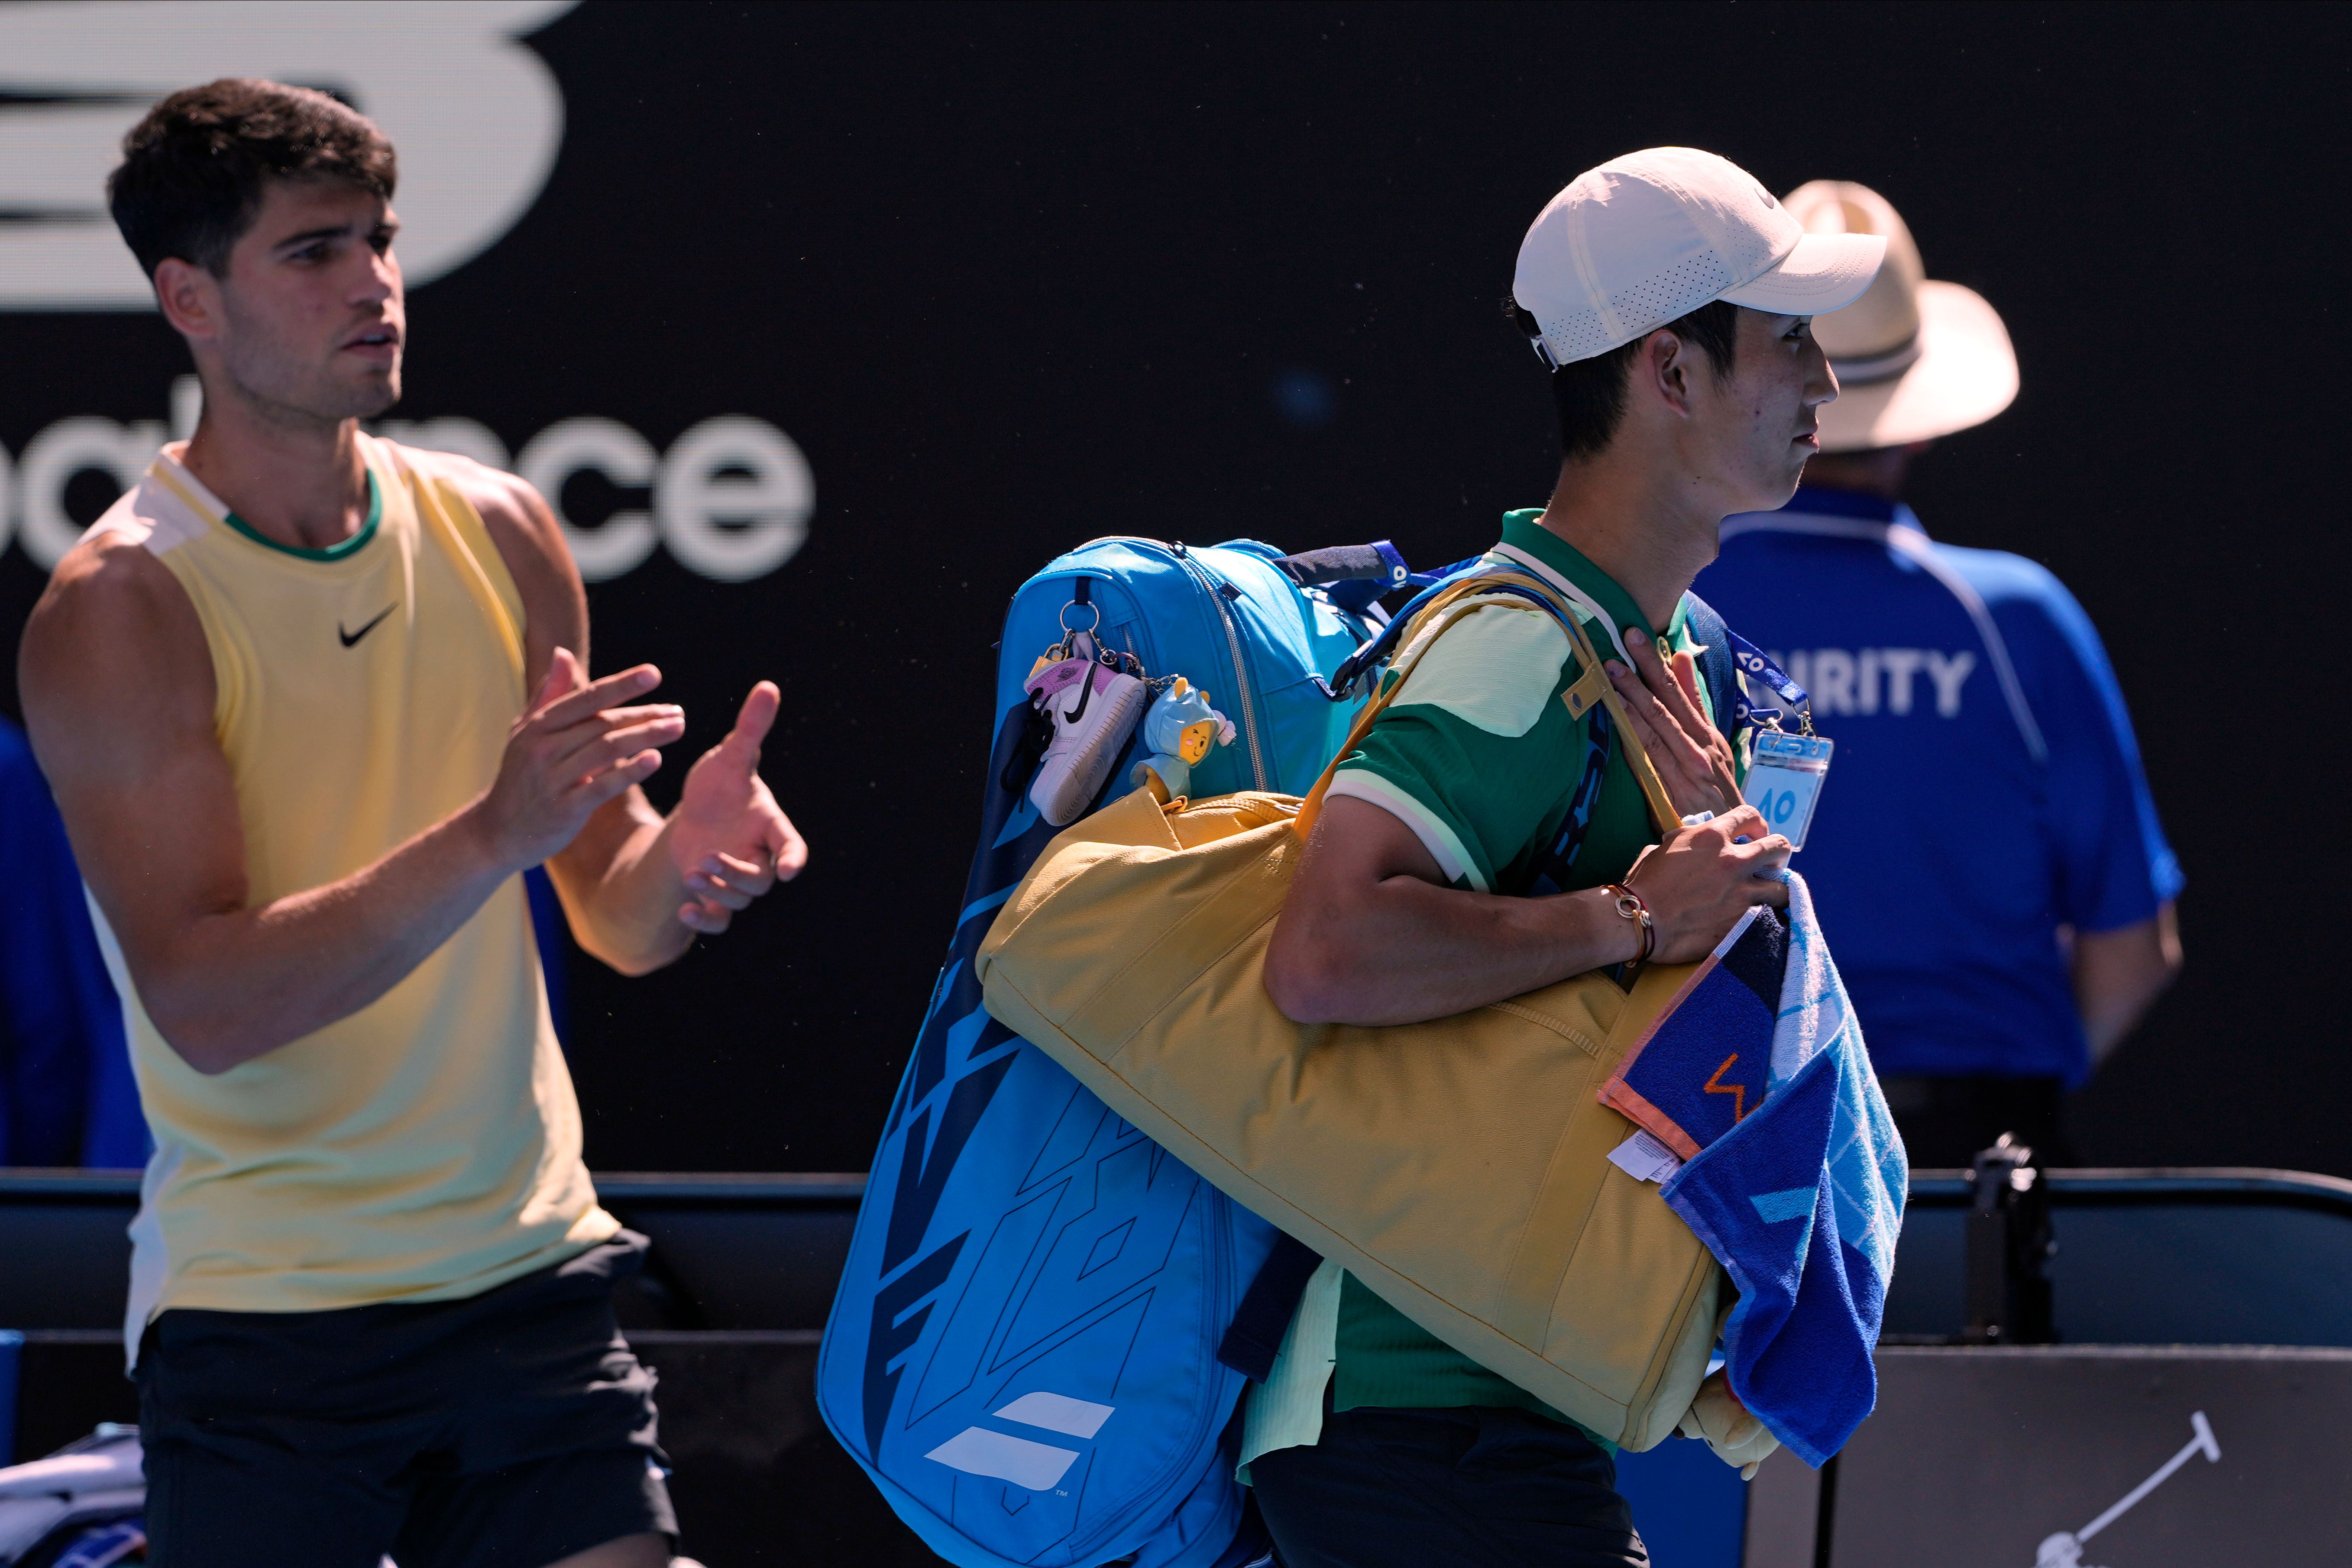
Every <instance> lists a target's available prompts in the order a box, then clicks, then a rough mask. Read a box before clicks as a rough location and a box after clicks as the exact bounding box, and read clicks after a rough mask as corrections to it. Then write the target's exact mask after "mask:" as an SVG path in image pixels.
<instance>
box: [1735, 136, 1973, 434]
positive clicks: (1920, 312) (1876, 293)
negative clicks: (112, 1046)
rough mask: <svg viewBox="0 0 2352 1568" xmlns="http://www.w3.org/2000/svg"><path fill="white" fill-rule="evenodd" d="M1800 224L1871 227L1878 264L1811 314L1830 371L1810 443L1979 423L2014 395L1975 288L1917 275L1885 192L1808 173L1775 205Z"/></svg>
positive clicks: (1906, 233) (1866, 230)
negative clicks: (1861, 286) (1858, 288)
mask: <svg viewBox="0 0 2352 1568" xmlns="http://www.w3.org/2000/svg"><path fill="white" fill-rule="evenodd" d="M1781 205H1783V206H1785V207H1786V208H1787V209H1788V211H1789V213H1790V216H1793V217H1795V218H1796V219H1797V221H1798V222H1800V223H1801V224H1803V225H1804V226H1805V232H1806V233H1808V234H1854V235H1878V236H1881V237H1884V238H1885V241H1886V263H1885V266H1883V267H1881V268H1879V270H1878V276H1877V277H1876V278H1875V279H1873V280H1872V282H1871V285H1870V287H1869V288H1868V289H1866V290H1864V293H1863V296H1862V298H1860V299H1859V300H1855V301H1854V302H1853V304H1851V305H1848V306H1847V307H1845V308H1844V309H1843V310H1832V311H1831V312H1829V313H1828V314H1826V315H1821V316H1815V317H1814V318H1813V336H1814V337H1815V338H1816V339H1818V340H1819V341H1820V342H1821V345H1822V350H1823V351H1824V352H1825V353H1828V355H1829V360H1830V368H1831V369H1832V370H1834V371H1836V372H1837V378H1838V388H1839V390H1838V396H1837V400H1836V401H1835V402H1833V403H1830V404H1827V405H1824V406H1823V407H1822V411H1821V420H1822V451H1824V452H1861V451H1867V450H1869V449H1870V448H1872V447H1900V446H1902V445H1904V444H1905V443H1906V442H1910V441H1926V440H1929V439H1932V438H1933V437H1937V436H1948V435H1950V434H1952V433H1953V432H1954V431H1956V430H1965V429H1967V428H1969V426H1971V425H1981V424H1983V423H1984V422H1985V421H1986V420H1988V419H1990V418H1991V417H1992V416H1994V415H1996V414H1998V413H2000V411H2001V410H2002V409H2004V408H2006V407H2008V406H2009V405H2010V401H2011V399H2012V398H2014V397H2015V396H2016V395H2017V354H2016V352H2015V351H2014V350H2012V349H2011V347H2010V346H2009V330H2008V329H2007V328H2005V327H2003V326H2002V325H2001V324H2000V317H1999V316H1998V315H1996V314H1994V313H1993V308H1992V307H1991V306H1990V305H1988V304H1986V303H1985V300H1984V296H1982V295H1980V294H1979V293H1978V292H1977V291H1976V290H1975V289H1964V288H1962V287H1961V286H1960V285H1959V284H1958V283H1940V282H1937V281H1936V280H1935V279H1931V278H1929V277H1927V268H1925V267H1923V266H1922V265H1921V264H1920V261H1919V247H1918V246H1917V245H1916V244H1914V243H1913V242H1912V238H1911V231H1910V229H1909V228H1907V227H1906V226H1904V222H1903V218H1902V216H1901V215H1900V214H1898V213H1896V212H1895V209H1894V207H1892V206H1890V205H1888V204H1887V201H1886V198H1885V196H1882V195H1879V194H1878V193H1877V192H1876V191H1874V190H1872V189H1871V188H1870V187H1869V186H1867V185H1858V184H1854V183H1853V181H1851V180H1815V181H1813V182H1812V183H1811V184H1808V185H1802V186H1800V187H1799V188H1798V189H1797V190H1795V191H1793V192H1791V193H1790V195H1789V198H1788V200H1787V201H1786V202H1784V203H1782V204H1781Z"/></svg>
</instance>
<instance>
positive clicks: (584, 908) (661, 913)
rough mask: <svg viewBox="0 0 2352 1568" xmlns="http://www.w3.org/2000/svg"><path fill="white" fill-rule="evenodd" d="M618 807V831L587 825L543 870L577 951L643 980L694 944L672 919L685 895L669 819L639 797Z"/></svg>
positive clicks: (688, 932) (691, 935)
mask: <svg viewBox="0 0 2352 1568" xmlns="http://www.w3.org/2000/svg"><path fill="white" fill-rule="evenodd" d="M616 806H617V807H618V808H620V809H622V810H625V813H626V815H625V817H624V820H623V823H622V825H621V826H620V828H619V830H618V831H614V830H613V829H612V828H611V827H610V826H608V825H605V824H601V823H600V824H594V825H592V826H591V828H590V830H589V831H588V832H587V833H583V835H582V836H581V843H580V844H579V845H577V846H575V848H574V849H573V850H571V851H567V852H566V853H565V854H564V855H562V856H561V857H559V858H557V859H555V860H553V861H551V862H550V864H549V867H548V869H549V872H550V873H551V875H552V876H553V878H554V879H555V882H556V886H557V887H558V889H560V890H562V893H563V895H564V907H565V910H566V912H567V914H568V915H569V917H570V919H571V923H572V939H573V940H574V941H576V942H579V943H580V945H581V947H582V949H583V951H585V952H587V953H589V954H590V955H591V956H592V957H594V958H596V959H599V960H601V961H602V962H604V963H606V964H609V965H611V966H612V967H613V968H614V969H616V970H618V971H620V972H621V973H623V974H631V975H635V974H646V973H651V972H652V971H654V970H656V969H659V968H661V967H662V966H663V965H664V964H667V963H675V962H676V961H677V959H678V958H679V957H680V956H681V955H683V954H684V953H685V952H686V950H687V949H688V947H690V946H692V945H693V943H694V935H695V933H694V931H692V930H691V929H690V928H688V926H687V925H686V924H685V922H683V921H680V920H679V919H678V918H677V911H678V910H679V908H680V906H682V905H683V904H684V903H685V902H686V901H687V900H688V897H689V896H690V895H689V894H688V890H687V887H686V883H685V881H684V880H683V879H681V878H680V877H679V876H678V873H677V864H676V862H675V860H674V858H672V856H671V855H670V853H669V836H670V833H671V831H672V829H671V826H670V822H669V820H668V819H667V818H664V817H660V816H655V815H654V813H653V809H652V808H651V807H650V806H647V805H644V804H643V801H642V799H641V798H638V799H632V800H630V801H628V802H625V803H616ZM592 840H593V841H594V842H593V843H592V842H591V841H592Z"/></svg>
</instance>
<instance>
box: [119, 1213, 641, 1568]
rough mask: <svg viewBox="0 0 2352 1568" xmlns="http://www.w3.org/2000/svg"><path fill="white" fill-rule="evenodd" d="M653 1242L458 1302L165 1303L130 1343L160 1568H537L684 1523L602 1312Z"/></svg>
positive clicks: (598, 1253)
mask: <svg viewBox="0 0 2352 1568" xmlns="http://www.w3.org/2000/svg"><path fill="white" fill-rule="evenodd" d="M645 1249H646V1238H645V1237H641V1236H636V1235H634V1234H632V1233H630V1232H628V1231H623V1232H622V1233H621V1234H620V1235H619V1236H617V1237H614V1239H613V1240H612V1241H610V1242H607V1243H605V1244H604V1246H601V1247H594V1248H592V1249H591V1250H589V1251H587V1252H584V1253H583V1254H582V1255H581V1256H579V1257H578V1258H572V1260H571V1261H569V1262H567V1263H562V1264H558V1265H556V1266H555V1267H554V1268H545V1269H541V1271H540V1272H538V1273H536V1274H530V1275H526V1276H524V1277H523V1278H522V1279H517V1280H514V1281H512V1282H511V1283H509V1284H506V1285H502V1286H499V1288H498V1289H494V1290H488V1291H485V1292H483V1293H482V1294H481V1295H479V1296H475V1297H470V1298H468V1299H467V1300H462V1301H435V1302H429V1303H425V1304H422V1305H414V1306H410V1305H389V1306H381V1307H352V1308H348V1309H345V1310H341V1311H332V1312H209V1311H193V1310H176V1309H175V1310H171V1311H167V1312H164V1313H163V1314H162V1315H161V1316H159V1317H157V1318H156V1320H155V1321H153V1322H152V1323H151V1324H149V1325H148V1327H147V1333H146V1337H145V1338H144V1339H143V1340H142V1342H141V1344H140V1349H139V1371H138V1381H139V1431H140V1439H141V1442H142V1445H143V1446H144V1447H145V1449H146V1462H147V1533H148V1537H149V1540H150V1541H151V1542H152V1547H151V1551H152V1556H151V1557H150V1559H149V1561H150V1562H151V1563H155V1564H158V1565H159V1568H256V1565H257V1564H261V1563H285V1564H289V1568H290V1565H292V1564H296V1563H299V1564H301V1565H302V1568H377V1564H378V1563H380V1562H381V1561H382V1559H383V1557H384V1555H385V1554H386V1553H389V1554H390V1555H391V1556H392V1558H393V1559H394V1561H395V1562H396V1563H398V1564H399V1565H400V1568H544V1565H545V1564H547V1563H554V1562H558V1561H560V1560H562V1558H565V1557H568V1556H570V1555H572V1553H573V1552H584V1551H586V1550H587V1549H588V1548H589V1547H592V1546H595V1545H599V1544H601V1543H602V1542H607V1541H612V1540H614V1539H616V1538H618V1537H621V1536H625V1535H638V1534H643V1533H645V1532H646V1531H660V1532H661V1533H663V1534H665V1535H668V1536H670V1537H672V1538H673V1540H674V1539H675V1538H676V1536H677V1520H676V1518H675V1516H674V1515H673V1514H672V1513H671V1511H670V1504H669V1491H668V1489H667V1487H666V1486H665V1485H664V1484H663V1480H662V1473H663V1472H662V1470H661V1468H659V1467H660V1465H661V1464H662V1453H661V1450H660V1449H659V1448H658V1447H656V1446H655V1441H654V1398H653V1394H654V1374H653V1373H651V1372H650V1371H649V1370H647V1369H646V1368H645V1367H643V1366H640V1365H638V1364H637V1358H636V1357H635V1355H634V1354H632V1353H631V1352H630V1350H629V1346H628V1342H627V1341H626V1340H625V1339H623V1338H622V1337H621V1331H620V1328H619V1325H618V1324H617V1323H615V1322H614V1316H613V1282H614V1280H615V1279H619V1278H621V1277H623V1276H625V1275H627V1274H632V1273H635V1271H636V1269H637V1268H638V1266H639V1264H640V1263H641V1262H642V1261H643V1260H644V1257H645Z"/></svg>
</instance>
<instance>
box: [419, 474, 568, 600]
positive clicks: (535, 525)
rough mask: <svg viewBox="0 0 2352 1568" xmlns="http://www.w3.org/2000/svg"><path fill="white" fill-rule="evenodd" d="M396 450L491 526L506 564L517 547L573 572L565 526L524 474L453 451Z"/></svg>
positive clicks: (490, 529) (547, 562)
mask: <svg viewBox="0 0 2352 1568" xmlns="http://www.w3.org/2000/svg"><path fill="white" fill-rule="evenodd" d="M400 453H401V457H402V458H404V460H405V461H407V462H408V463H409V464H410V466H412V467H413V468H415V469H416V470H417V471H418V472H420V473H423V474H425V475H427V476H429V477H431V478H432V479H437V480H439V481H440V482H441V483H443V484H445V485H447V486H448V487H449V488H450V489H454V490H456V491H457V493H458V494H459V495H461V496H463V497H465V498H466V500H467V504H469V505H471V506H472V507H473V509H474V511H475V513H476V515H478V516H479V517H480V518H481V520H482V524H483V526H484V527H486V528H488V530H489V531H490V538H491V539H492V540H493V541H495V542H497V544H498V547H499V554H501V555H504V556H506V557H508V564H509V567H511V566H512V565H514V564H515V562H514V556H515V555H516V553H517V552H520V553H522V554H524V555H526V556H528V557H530V558H532V559H534V560H536V561H539V562H542V563H546V564H548V565H550V566H557V565H560V566H561V567H562V569H563V573H564V574H570V575H576V574H575V573H572V570H571V566H572V552H571V551H570V549H569V548H568V547H567V546H566V545H565V544H564V542H563V529H562V525H561V524H559V523H558V522H557V521H555V511H554V509H553V508H551V507H550V506H549V505H548V504H547V500H546V498H545V497H543V496H541V494H540V493H539V491H538V490H537V489H534V488H533V487H532V486H531V485H530V482H529V481H528V480H525V479H518V478H516V477H515V476H514V475H512V474H509V473H501V472H500V471H499V470H498V469H497V468H491V467H489V466H488V464H485V463H478V462H476V461H475V460H474V459H473V458H467V457H463V456H460V455H459V454H457V453H456V452H427V451H424V450H421V449H420V448H417V447H402V448H401V449H400Z"/></svg>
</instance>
